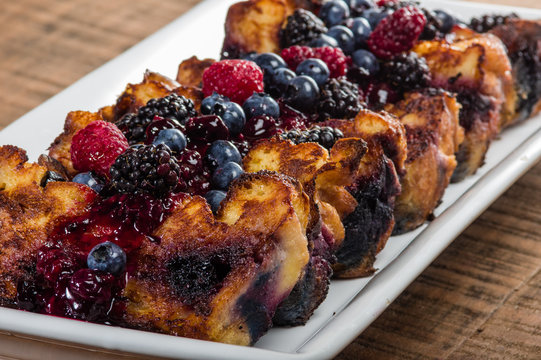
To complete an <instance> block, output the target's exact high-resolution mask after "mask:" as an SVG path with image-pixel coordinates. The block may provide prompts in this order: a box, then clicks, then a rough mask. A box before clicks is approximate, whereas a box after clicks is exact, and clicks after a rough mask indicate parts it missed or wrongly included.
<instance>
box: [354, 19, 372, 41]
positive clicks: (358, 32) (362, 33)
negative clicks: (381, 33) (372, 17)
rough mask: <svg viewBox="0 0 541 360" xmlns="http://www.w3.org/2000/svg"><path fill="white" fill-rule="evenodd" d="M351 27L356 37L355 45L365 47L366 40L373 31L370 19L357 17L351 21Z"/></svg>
mask: <svg viewBox="0 0 541 360" xmlns="http://www.w3.org/2000/svg"><path fill="white" fill-rule="evenodd" d="M349 28H350V29H351V32H352V33H353V37H354V38H355V47H356V48H360V47H365V46H366V41H367V40H368V37H369V36H370V33H372V28H371V27H370V23H369V22H368V20H366V19H365V18H362V17H358V18H355V19H353V21H352V22H351V25H350V27H349Z"/></svg>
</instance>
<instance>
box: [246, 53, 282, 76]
mask: <svg viewBox="0 0 541 360" xmlns="http://www.w3.org/2000/svg"><path fill="white" fill-rule="evenodd" d="M254 62H255V63H256V64H257V65H259V67H260V68H261V69H263V71H265V72H269V73H272V72H273V71H274V70H276V69H278V68H283V67H287V65H286V62H285V61H284V59H282V58H281V57H280V55H276V54H274V53H263V54H259V55H257V56H256V57H255V59H254Z"/></svg>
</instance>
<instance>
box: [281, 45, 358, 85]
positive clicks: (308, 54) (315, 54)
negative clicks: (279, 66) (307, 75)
mask: <svg viewBox="0 0 541 360" xmlns="http://www.w3.org/2000/svg"><path fill="white" fill-rule="evenodd" d="M281 55H282V58H283V59H284V61H285V62H286V63H287V65H288V66H289V68H290V69H291V70H293V71H294V70H295V69H296V68H297V66H298V65H299V64H300V63H301V62H303V61H304V60H306V59H309V58H316V59H320V60H322V61H323V62H324V63H325V64H327V66H328V67H329V70H330V72H331V74H330V77H331V78H337V77H340V76H344V75H346V72H347V68H348V61H349V60H348V57H347V56H346V55H344V52H343V51H342V49H340V48H332V47H329V46H324V47H320V48H310V47H308V46H298V45H296V46H291V47H289V48H286V49H283V50H282V54H281Z"/></svg>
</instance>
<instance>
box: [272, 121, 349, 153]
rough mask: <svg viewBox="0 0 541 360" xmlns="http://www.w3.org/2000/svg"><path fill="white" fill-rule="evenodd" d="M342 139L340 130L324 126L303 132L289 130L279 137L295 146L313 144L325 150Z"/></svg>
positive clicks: (342, 135)
mask: <svg viewBox="0 0 541 360" xmlns="http://www.w3.org/2000/svg"><path fill="white" fill-rule="evenodd" d="M343 137H344V134H343V133H342V131H340V129H337V128H332V127H329V126H325V127H323V128H321V127H319V126H314V127H313V128H311V129H310V130H304V131H298V130H291V131H288V132H286V133H283V134H282V135H280V138H282V139H284V140H286V139H287V140H291V141H292V142H293V143H295V144H300V143H305V142H315V143H318V144H319V145H321V146H323V147H324V148H326V149H330V148H332V147H333V145H334V143H336V141H337V140H338V139H341V138H343Z"/></svg>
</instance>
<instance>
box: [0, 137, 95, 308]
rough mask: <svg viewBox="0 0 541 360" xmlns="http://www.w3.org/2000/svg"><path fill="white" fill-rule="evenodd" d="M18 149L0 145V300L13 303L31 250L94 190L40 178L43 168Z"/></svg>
mask: <svg viewBox="0 0 541 360" xmlns="http://www.w3.org/2000/svg"><path fill="white" fill-rule="evenodd" d="M27 160H28V158H27V157H26V153H25V151H24V150H22V149H19V148H17V147H14V146H9V145H8V146H2V147H0V228H1V229H2V231H0V304H3V305H13V304H14V301H15V296H16V287H17V282H18V281H19V280H24V279H29V278H30V277H31V276H32V272H33V268H34V266H35V256H36V252H37V250H38V248H39V247H41V246H42V245H43V243H44V242H45V240H46V239H47V236H48V234H49V233H50V231H51V230H52V229H53V228H54V226H55V225H56V224H57V223H58V222H59V221H60V219H61V218H64V217H69V216H77V215H79V214H81V213H82V212H84V211H85V209H86V207H87V206H88V204H90V203H91V202H92V201H93V200H94V198H95V193H94V191H92V190H91V189H90V188H88V187H87V186H84V185H81V184H75V183H67V182H49V183H48V184H47V185H46V186H45V187H41V186H40V183H41V180H42V178H43V176H44V175H45V173H46V172H47V168H46V167H44V166H41V165H38V164H31V163H28V162H27Z"/></svg>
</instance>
